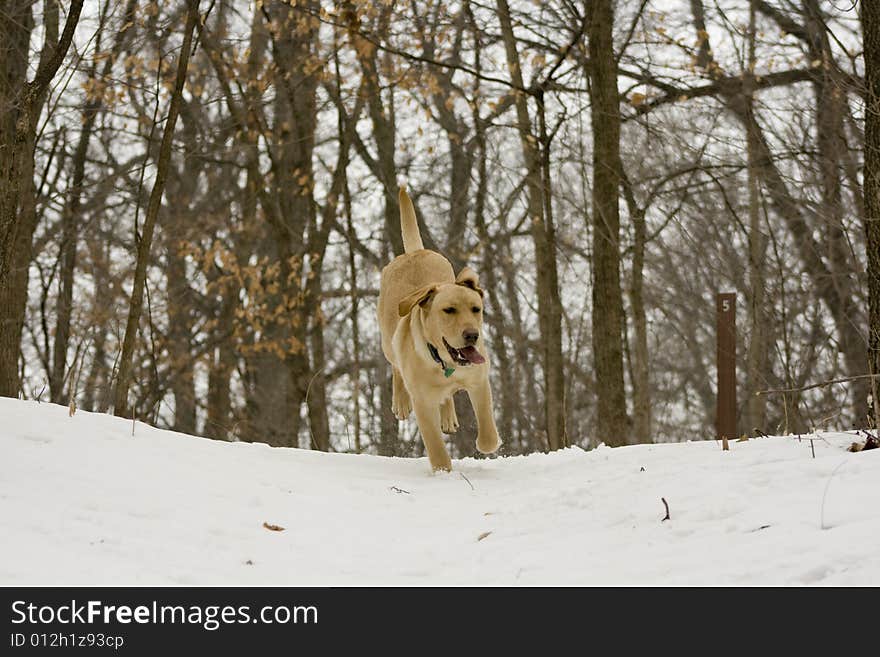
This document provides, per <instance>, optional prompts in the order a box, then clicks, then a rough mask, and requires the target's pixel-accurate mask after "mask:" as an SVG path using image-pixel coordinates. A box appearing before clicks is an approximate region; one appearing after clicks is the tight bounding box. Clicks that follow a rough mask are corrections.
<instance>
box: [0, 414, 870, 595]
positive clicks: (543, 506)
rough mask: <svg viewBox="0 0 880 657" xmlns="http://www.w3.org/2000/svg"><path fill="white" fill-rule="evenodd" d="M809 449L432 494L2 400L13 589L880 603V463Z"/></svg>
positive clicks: (536, 459) (822, 443)
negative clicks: (262, 589)
mask: <svg viewBox="0 0 880 657" xmlns="http://www.w3.org/2000/svg"><path fill="white" fill-rule="evenodd" d="M813 438H814V441H813V447H814V448H815V458H813V455H812V451H811V445H810V442H809V440H807V439H804V440H802V441H798V440H797V438H795V437H775V438H762V439H757V440H749V441H747V442H737V443H731V451H729V452H723V451H722V450H721V447H720V445H719V444H717V443H716V442H714V441H699V442H692V443H686V444H675V445H656V446H639V447H624V448H619V449H615V450H612V449H609V448H604V447H600V448H599V449H596V450H593V451H591V452H584V451H582V450H579V449H569V450H565V451H563V452H557V453H554V454H548V455H544V454H535V455H532V456H528V457H514V458H498V459H493V460H471V459H467V460H464V461H456V462H455V463H454V468H455V471H454V472H452V473H449V474H446V473H444V474H440V475H431V474H429V471H428V464H427V461H426V460H425V459H419V460H408V459H389V458H379V457H374V456H363V455H361V456H358V455H349V454H322V453H315V452H310V451H303V450H295V449H273V448H269V447H267V446H264V445H257V444H244V443H221V442H215V441H211V440H206V439H200V438H193V437H189V436H184V435H181V434H176V433H173V432H170V431H160V430H157V429H154V428H151V427H149V426H146V425H143V424H140V423H139V424H137V425H136V430H135V434H134V437H132V423H131V422H127V421H123V420H119V419H116V418H113V417H109V416H105V415H96V414H90V413H85V412H82V411H80V412H78V413H77V414H76V415H75V416H74V417H68V413H67V409H66V408H62V407H60V406H55V405H51V404H46V403H43V404H37V403H34V402H21V401H15V400H10V399H0V528H2V532H0V534H2V540H0V584H2V585H10V584H110V585H147V584H172V585H174V584H181V585H208V584H218V585H219V584H265V585H280V584H286V585H366V584H373V585H377V584H378V585H383V584H397V585H401V584H402V585H450V584H455V585H458V584H476V585H495V584H515V585H520V584H522V585H535V584H557V585H568V584H579V585H599V584H603V585H607V584H611V585H615V584H672V585H677V584H732V585H737V584H791V585H802V584H823V585H829V584H831V585H868V584H870V585H875V586H876V585H880V553H878V551H877V549H876V546H877V542H878V540H880V508H878V505H877V504H876V498H877V491H878V486H880V484H878V482H880V450H872V451H866V452H862V453H849V452H847V451H846V447H848V446H849V445H850V444H851V442H852V441H853V440H854V436H853V435H852V434H844V433H823V434H821V435H818V436H813ZM661 498H665V499H666V501H667V502H668V504H669V510H670V516H671V517H670V519H669V520H667V521H662V518H663V517H664V515H665V509H664V506H663V502H662V501H661ZM264 523H267V524H268V525H269V526H273V525H274V526H278V527H283V528H284V530H283V531H274V530H272V529H269V528H267V527H265V526H264Z"/></svg>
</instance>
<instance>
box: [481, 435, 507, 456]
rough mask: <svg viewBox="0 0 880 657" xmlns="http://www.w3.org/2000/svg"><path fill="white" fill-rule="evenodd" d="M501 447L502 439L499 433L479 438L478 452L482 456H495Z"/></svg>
mask: <svg viewBox="0 0 880 657" xmlns="http://www.w3.org/2000/svg"><path fill="white" fill-rule="evenodd" d="M499 447H501V439H500V438H499V437H498V434H497V433H493V434H491V435H482V434H480V435H479V436H477V450H478V451H479V452H480V453H481V454H494V453H495V452H497V451H498V448H499Z"/></svg>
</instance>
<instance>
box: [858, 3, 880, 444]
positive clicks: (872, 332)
mask: <svg viewBox="0 0 880 657" xmlns="http://www.w3.org/2000/svg"><path fill="white" fill-rule="evenodd" d="M861 7H862V29H863V30H864V40H865V83H866V86H867V107H866V109H865V183H864V188H865V248H866V250H867V253H868V268H867V269H868V271H867V274H868V276H867V278H868V354H869V359H868V361H869V366H870V370H869V371H870V373H871V374H873V375H874V376H875V378H874V379H872V380H871V381H872V386H873V387H872V398H873V401H874V408H873V410H874V427H878V426H880V395H878V393H880V379H878V378H876V377H878V376H880V6H878V4H877V3H876V2H862V3H861Z"/></svg>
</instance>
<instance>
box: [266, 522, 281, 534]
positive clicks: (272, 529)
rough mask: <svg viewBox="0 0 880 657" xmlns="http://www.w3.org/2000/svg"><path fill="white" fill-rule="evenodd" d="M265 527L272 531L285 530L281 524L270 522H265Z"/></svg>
mask: <svg viewBox="0 0 880 657" xmlns="http://www.w3.org/2000/svg"><path fill="white" fill-rule="evenodd" d="M263 527H265V528H266V529H268V530H269V531H270V532H283V531H284V527H282V526H281V525H270V524H269V523H268V522H264V523H263Z"/></svg>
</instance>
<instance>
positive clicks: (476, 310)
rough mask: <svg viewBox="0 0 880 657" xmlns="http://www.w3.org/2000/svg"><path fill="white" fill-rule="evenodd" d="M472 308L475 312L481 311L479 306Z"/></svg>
mask: <svg viewBox="0 0 880 657" xmlns="http://www.w3.org/2000/svg"><path fill="white" fill-rule="evenodd" d="M471 310H473V311H474V312H475V313H478V312H480V309H479V308H478V307H477V306H474V307H473V308H471Z"/></svg>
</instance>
